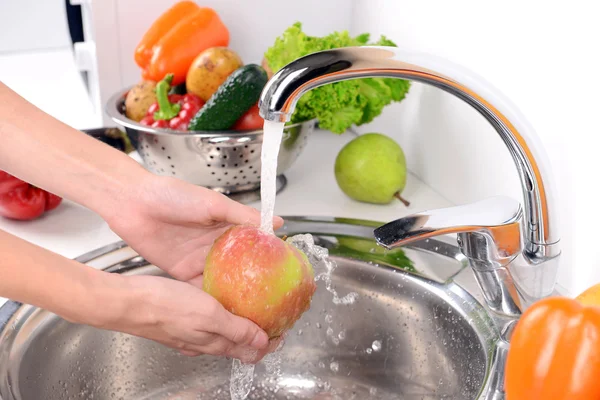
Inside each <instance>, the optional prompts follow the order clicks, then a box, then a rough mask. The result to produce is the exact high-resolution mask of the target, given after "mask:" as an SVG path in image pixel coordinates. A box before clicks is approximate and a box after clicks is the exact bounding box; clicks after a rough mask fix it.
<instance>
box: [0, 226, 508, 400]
mask: <svg viewBox="0 0 600 400" xmlns="http://www.w3.org/2000/svg"><path fill="white" fill-rule="evenodd" d="M284 220H285V221H286V223H285V225H284V227H283V228H282V229H281V230H280V231H278V232H277V234H278V235H280V236H282V235H288V236H292V235H295V234H299V233H310V234H312V235H313V236H314V237H315V239H323V238H329V237H333V238H339V237H354V238H361V239H370V240H373V238H372V230H373V228H375V227H378V226H380V225H381V224H380V223H378V222H375V221H368V220H357V219H348V218H329V217H284ZM349 228H350V229H349ZM404 250H405V251H407V252H412V251H417V252H429V253H434V254H436V255H437V256H442V257H446V258H449V259H453V260H454V261H455V262H456V263H457V265H459V268H458V269H457V271H456V272H455V273H453V274H452V276H451V277H450V278H449V279H447V280H446V281H444V282H439V281H435V280H432V279H431V278H429V277H426V276H422V275H421V274H419V273H418V272H411V271H406V270H398V268H394V266H393V265H386V264H385V263H381V262H368V263H369V264H371V265H372V266H373V268H384V269H392V270H394V271H395V272H397V273H401V274H406V278H407V279H411V280H413V281H416V282H417V283H419V284H422V285H424V286H426V287H427V290H429V291H431V292H433V293H434V294H435V295H437V296H438V297H440V299H442V300H443V301H444V302H446V303H447V304H449V305H451V306H452V307H453V308H454V310H456V311H458V315H460V317H461V318H464V319H466V320H468V322H469V325H470V326H471V327H472V329H473V331H474V332H475V334H476V336H477V338H478V340H479V342H480V344H481V346H482V349H483V352H484V354H485V364H486V366H485V373H484V379H483V382H482V386H481V389H480V392H479V394H478V397H477V398H482V396H484V395H485V393H486V392H488V390H489V386H490V384H491V381H493V379H492V378H493V376H492V375H493V373H494V372H496V373H497V372H498V371H494V370H495V369H494V368H493V364H494V361H495V358H496V357H495V352H496V351H497V347H498V344H499V343H500V345H502V343H501V342H502V339H501V334H500V328H501V326H500V324H499V323H498V321H497V320H496V319H495V318H494V315H493V314H492V313H491V312H490V311H489V310H488V309H487V308H486V307H485V305H484V304H483V303H482V302H480V301H479V300H477V299H476V298H475V297H474V296H473V294H471V293H469V292H468V291H467V290H465V289H464V288H463V287H462V286H461V285H459V284H458V283H456V282H454V281H453V277H454V276H456V275H457V274H458V273H460V272H461V271H462V270H463V269H464V268H466V267H467V266H468V264H467V263H466V259H465V258H464V256H463V255H462V253H461V252H460V250H459V248H458V246H455V245H451V244H449V242H448V241H444V240H443V238H442V240H438V239H427V240H424V241H421V242H415V243H413V244H411V245H407V246H405V247H404ZM115 254H116V255H119V254H120V255H121V256H120V258H119V261H117V262H114V261H107V259H106V257H107V256H111V255H112V256H114V255H115ZM363 255H364V257H365V258H366V259H368V258H369V253H364V254H363ZM332 256H334V257H338V256H336V255H332ZM339 257H342V258H343V256H339ZM103 258H104V263H105V264H108V265H106V266H105V267H99V269H102V270H105V271H107V272H113V273H128V272H129V271H132V270H139V269H144V267H151V268H156V267H154V266H152V265H151V264H149V263H148V262H146V260H144V259H143V258H142V257H141V256H139V255H138V254H137V253H136V252H135V251H134V250H133V249H131V248H130V247H129V246H128V245H127V244H126V243H125V242H123V241H118V242H114V243H111V244H109V245H106V246H103V247H100V248H98V249H96V250H93V251H90V252H88V253H85V254H83V255H81V256H79V257H77V258H76V260H77V261H79V262H82V263H84V264H87V265H92V266H93V265H94V263H95V262H96V263H98V261H99V260H102V259H103ZM346 258H349V257H346ZM109 260H110V257H109ZM115 260H117V258H116V257H115ZM362 261H365V260H362ZM96 267H97V268H98V265H96ZM473 279H474V277H473ZM458 301H462V304H459V303H458ZM38 313H48V312H47V311H45V310H42V309H39V308H38V307H34V306H31V305H27V304H21V303H19V302H15V301H12V300H9V301H7V302H6V303H5V304H4V305H2V306H0V361H2V360H6V359H7V357H9V356H11V355H13V354H14V352H15V351H17V354H19V353H21V352H22V351H23V350H19V349H16V350H15V349H14V347H15V346H14V343H13V342H14V340H15V339H16V338H18V337H19V333H21V328H22V327H23V326H24V325H25V324H26V323H27V322H28V321H29V320H30V318H31V317H32V316H34V315H36V314H38ZM49 314H51V313H49ZM467 314H470V317H469V316H468V315H467ZM474 316H477V322H478V323H479V324H474V323H473V322H475V319H476V318H474ZM27 339H29V337H27ZM3 364H4V365H3ZM10 376H11V374H10V373H9V370H8V363H3V362H0V389H1V388H2V386H5V387H10ZM1 392H2V391H1V390H0V400H2V399H4V400H11V399H12V398H14V395H11V393H12V390H10V389H9V395H11V396H12V397H9V398H6V399H5V398H3V397H2V393H1Z"/></svg>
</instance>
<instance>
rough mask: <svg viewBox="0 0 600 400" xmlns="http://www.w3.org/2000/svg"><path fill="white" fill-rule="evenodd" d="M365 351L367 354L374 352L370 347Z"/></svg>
mask: <svg viewBox="0 0 600 400" xmlns="http://www.w3.org/2000/svg"><path fill="white" fill-rule="evenodd" d="M365 351H366V352H367V354H371V353H372V352H373V349H372V348H370V347H369V348H367V349H366V350H365Z"/></svg>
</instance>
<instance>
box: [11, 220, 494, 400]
mask: <svg viewBox="0 0 600 400" xmlns="http://www.w3.org/2000/svg"><path fill="white" fill-rule="evenodd" d="M379 225H380V224H378V223H370V222H366V221H355V220H345V219H334V218H331V219H326V218H319V219H307V218H287V223H286V226H285V228H284V229H283V230H282V231H281V234H287V235H294V234H298V233H312V234H313V236H314V237H315V241H316V242H317V243H318V244H320V245H321V246H323V247H326V248H328V249H329V251H330V254H331V257H332V258H333V259H334V260H335V261H336V263H337V266H338V267H337V269H336V270H335V271H334V273H333V276H332V277H333V285H334V287H335V289H336V290H337V291H338V292H339V294H340V295H345V294H347V293H350V292H356V293H358V296H359V297H358V299H357V300H356V302H355V303H354V304H351V305H335V304H334V303H333V302H332V294H331V293H330V292H328V291H327V290H326V289H325V287H324V284H323V282H319V288H318V290H317V293H316V295H315V297H314V300H313V302H312V306H311V309H310V311H309V312H307V313H306V314H305V315H304V316H303V317H302V319H301V320H300V321H299V322H298V323H297V324H296V325H295V326H294V329H293V331H292V332H290V334H289V335H288V337H287V339H286V342H285V345H284V346H283V348H282V350H281V351H280V352H279V354H280V355H281V358H282V362H281V365H280V368H279V372H278V371H277V368H272V366H273V365H272V364H273V363H272V362H271V363H266V362H262V363H261V364H259V365H258V366H257V369H256V375H255V380H254V388H253V390H252V391H251V393H250V395H249V397H248V398H249V399H340V400H350V399H356V400H365V399H411V400H413V399H414V400H416V399H431V400H433V399H436V400H438V399H461V400H467V399H478V398H481V397H483V396H486V393H489V387H490V385H492V384H493V380H494V377H495V375H496V374H495V373H494V371H493V367H494V359H495V352H496V351H497V345H496V344H497V343H499V341H500V342H501V339H500V336H501V335H500V333H499V330H498V328H497V322H496V320H495V317H492V315H491V314H490V312H489V311H488V310H487V308H486V307H484V306H483V305H482V302H481V301H478V300H477V299H476V298H475V297H473V296H472V295H471V294H469V293H468V292H467V291H466V290H465V288H464V287H465V286H468V285H470V284H474V285H476V284H475V283H474V278H473V276H472V271H471V270H470V269H465V267H466V266H467V263H466V261H465V259H464V256H463V255H462V254H461V252H460V251H459V249H458V248H457V247H456V246H454V245H451V244H448V242H446V241H443V240H433V239H429V240H426V241H421V242H416V243H414V244H412V245H410V246H407V247H405V248H404V249H403V251H404V253H405V254H406V256H408V258H409V259H410V260H412V266H411V267H410V268H406V264H405V263H404V262H403V261H402V257H401V254H400V255H397V254H396V255H394V254H393V253H392V255H390V254H387V255H385V254H382V253H380V252H379V251H378V250H377V246H376V244H375V242H374V241H373V240H372V239H371V238H372V232H373V226H379ZM348 239H350V240H348ZM356 239H363V240H359V241H357V240H356ZM80 260H81V261H82V262H86V263H88V264H90V265H93V266H95V267H98V268H103V269H106V270H109V271H112V272H115V273H123V274H161V272H160V271H159V270H158V269H157V268H155V267H153V266H151V265H148V264H147V263H146V262H145V261H144V260H143V259H142V258H141V257H139V256H138V255H137V254H135V252H133V250H131V249H130V248H129V247H127V246H126V245H125V244H124V243H117V244H115V245H112V246H108V247H106V248H103V249H99V250H97V251H95V252H93V253H90V254H87V255H85V256H82V257H81V258H80ZM400 266H401V267H402V268H400ZM457 277H460V278H457ZM458 280H461V281H462V282H464V283H461V284H459V283H457V281H458ZM99 306H101V305H99ZM230 370H231V361H230V360H227V359H223V358H215V357H210V356H200V357H196V358H188V357H184V356H180V355H179V354H178V353H176V352H174V351H171V350H168V349H166V348H164V347H162V346H161V345H158V344H155V343H154V342H151V341H148V340H144V339H140V338H137V337H132V336H128V335H125V334H120V333H113V332H107V331H101V330H97V329H93V328H90V327H87V326H80V325H74V324H71V323H68V322H66V321H64V320H62V319H61V318H59V317H57V316H55V315H53V314H51V313H48V312H46V311H44V310H40V309H37V308H34V307H31V306H27V305H20V304H17V303H12V302H9V303H6V304H5V305H4V306H3V307H2V308H1V309H0V398H1V399H3V400H15V399H19V400H21V399H23V400H42V399H44V400H53V399H57V400H58V399H61V400H63V399H64V400H67V399H95V400H104V399H111V400H112V399H133V400H141V399H229V398H230V397H229V377H230ZM486 398H488V397H486Z"/></svg>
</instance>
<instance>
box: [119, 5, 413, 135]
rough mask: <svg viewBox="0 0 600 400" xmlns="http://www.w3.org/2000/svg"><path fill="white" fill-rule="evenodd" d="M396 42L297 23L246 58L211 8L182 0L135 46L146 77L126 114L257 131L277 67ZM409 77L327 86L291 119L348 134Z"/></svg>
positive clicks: (190, 127) (188, 127)
mask: <svg viewBox="0 0 600 400" xmlns="http://www.w3.org/2000/svg"><path fill="white" fill-rule="evenodd" d="M368 44H372V45H380V46H395V44H394V43H393V42H392V41H390V40H389V39H387V38H386V37H385V36H382V37H381V38H380V39H379V40H378V41H377V42H374V43H369V35H368V34H362V35H359V36H356V37H351V36H350V35H349V34H348V32H346V31H343V32H334V33H332V34H330V35H327V36H324V37H314V36H308V35H307V34H305V33H304V32H303V31H302V25H301V24H300V23H296V24H294V25H292V26H291V27H289V28H288V29H287V30H286V31H285V32H283V34H282V36H281V37H278V38H277V39H276V40H275V42H274V44H273V46H271V47H270V48H269V49H267V51H266V52H265V54H264V58H263V62H262V65H260V66H259V65H256V64H244V63H243V61H242V59H241V58H240V56H239V55H238V54H237V53H236V52H235V51H233V50H232V49H230V48H228V46H229V30H228V29H227V27H226V26H225V24H224V23H223V21H222V20H221V19H220V17H219V15H218V14H217V13H216V12H215V11H214V10H213V9H211V8H208V7H200V6H198V5H197V4H196V3H195V2H193V1H190V0H183V1H180V2H178V3H176V4H175V5H173V6H172V7H171V8H170V9H168V10H166V11H165V12H164V13H163V14H162V15H161V16H159V18H158V19H156V21H154V23H153V24H152V25H151V26H150V28H149V29H148V31H147V32H146V33H145V34H144V36H143V37H142V40H141V41H140V43H139V44H138V46H137V48H136V49H135V54H134V59H135V62H136V63H137V65H138V66H139V67H140V68H141V71H142V72H141V76H142V80H141V81H140V82H138V84H137V85H135V86H134V87H133V88H132V89H131V90H130V91H129V92H128V93H127V95H126V98H125V114H126V116H127V117H128V118H130V119H132V120H134V121H137V122H140V123H141V124H144V125H148V126H152V127H155V128H165V129H173V130H180V131H211V130H212V131H214V130H230V129H233V130H254V129H260V128H262V126H263V122H264V121H263V119H262V118H261V117H260V116H259V113H258V105H257V103H258V99H259V96H260V93H261V92H262V89H263V87H264V86H265V84H266V83H267V80H268V77H269V76H270V75H271V74H272V71H277V70H279V69H280V68H282V67H283V66H285V65H286V64H288V63H290V62H291V61H294V60H295V59H297V58H299V57H302V56H305V55H307V54H311V53H314V52H317V51H322V50H327V49H333V48H338V47H348V46H363V45H368ZM409 87H410V83H409V82H408V81H405V80H400V79H391V78H368V79H360V80H351V81H344V82H338V83H333V84H329V85H325V86H322V87H319V88H316V89H313V90H311V91H310V92H308V93H306V94H305V95H303V96H302V98H301V99H300V100H299V101H298V104H297V106H296V110H295V112H294V114H293V115H292V119H291V121H290V123H298V122H303V121H307V120H311V119H318V120H319V125H320V127H321V128H323V129H328V130H330V131H331V132H335V133H343V132H344V131H346V130H347V129H348V128H350V127H351V126H352V125H362V124H365V123H368V122H371V121H372V120H373V119H374V118H375V117H377V116H378V115H379V114H381V112H382V110H383V108H384V107H385V106H386V105H388V104H390V103H391V102H393V101H401V100H402V99H404V97H405V96H406V93H407V92H408V90H409Z"/></svg>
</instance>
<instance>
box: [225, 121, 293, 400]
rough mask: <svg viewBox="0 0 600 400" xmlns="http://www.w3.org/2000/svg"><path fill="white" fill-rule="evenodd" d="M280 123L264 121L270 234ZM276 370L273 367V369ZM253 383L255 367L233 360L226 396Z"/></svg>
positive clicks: (263, 185)
mask: <svg viewBox="0 0 600 400" xmlns="http://www.w3.org/2000/svg"><path fill="white" fill-rule="evenodd" d="M284 125H285V123H283V122H271V121H265V125H264V128H263V142H262V148H261V154H260V163H261V167H260V198H261V205H260V209H261V211H260V229H261V230H262V231H263V232H267V233H271V234H273V233H274V232H273V216H274V214H275V196H276V195H277V158H278V156H279V147H280V146H281V139H282V138H283V127H284ZM277 357H280V356H278V355H277V356H274V358H275V360H274V361H272V362H271V363H272V364H273V365H274V366H276V365H277V364H278V363H280V362H281V361H280V359H278V358H277ZM275 368H276V367H275ZM253 380H254V364H244V363H242V362H241V361H240V360H237V359H234V360H233V363H232V365H231V378H230V383H229V393H230V394H231V399H232V400H244V399H245V398H246V397H247V396H248V394H249V393H250V389H251V388H252V381H253Z"/></svg>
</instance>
